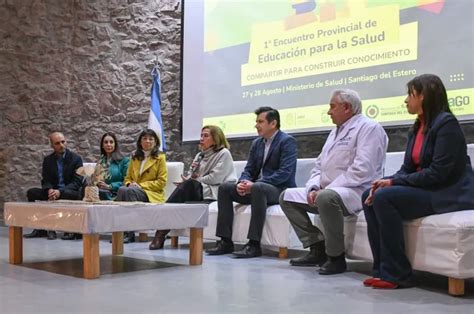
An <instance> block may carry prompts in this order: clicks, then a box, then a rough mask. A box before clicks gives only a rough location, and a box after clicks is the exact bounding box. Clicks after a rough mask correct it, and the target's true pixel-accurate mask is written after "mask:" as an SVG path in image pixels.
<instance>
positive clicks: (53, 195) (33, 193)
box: [25, 132, 82, 240]
mask: <svg viewBox="0 0 474 314" xmlns="http://www.w3.org/2000/svg"><path fill="white" fill-rule="evenodd" d="M49 141H50V143H51V147H52V148H53V150H54V152H53V153H52V154H50V155H48V156H46V157H45V158H44V160H43V169H42V176H43V178H42V180H41V188H31V189H29V190H28V192H27V193H26V195H27V197H28V201H29V202H34V201H36V200H41V201H47V200H49V201H54V200H58V199H68V200H78V199H80V198H81V188H82V177H81V176H79V175H77V174H76V170H77V168H79V167H82V159H81V157H80V156H79V155H76V154H75V153H73V152H71V151H70V150H69V149H67V142H66V139H65V138H64V135H63V134H62V133H60V132H53V133H51V134H50V135H49ZM45 236H47V237H48V240H53V239H56V232H54V231H48V232H46V231H45V230H37V229H35V230H33V231H32V232H31V233H29V234H25V238H37V237H45ZM73 237H74V234H67V233H65V234H64V236H63V239H65V240H71V238H73Z"/></svg>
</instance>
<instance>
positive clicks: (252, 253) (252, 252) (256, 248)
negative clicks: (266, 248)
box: [232, 243, 262, 258]
mask: <svg viewBox="0 0 474 314" xmlns="http://www.w3.org/2000/svg"><path fill="white" fill-rule="evenodd" d="M232 255H234V257H235V258H251V257H259V256H262V249H261V248H260V245H256V244H250V243H247V244H245V246H244V247H243V248H242V249H241V250H240V251H235V252H233V253H232Z"/></svg>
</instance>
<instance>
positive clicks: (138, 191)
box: [115, 186, 148, 202]
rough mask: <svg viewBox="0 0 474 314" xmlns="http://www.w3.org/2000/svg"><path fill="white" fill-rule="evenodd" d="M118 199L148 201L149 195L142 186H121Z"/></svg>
mask: <svg viewBox="0 0 474 314" xmlns="http://www.w3.org/2000/svg"><path fill="white" fill-rule="evenodd" d="M115 200H116V201H122V202H148V196H147V195H146V193H145V191H144V190H143V189H142V188H138V187H128V186H121V187H120V188H119V189H118V191H117V197H116V198H115Z"/></svg>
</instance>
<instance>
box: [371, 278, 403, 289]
mask: <svg viewBox="0 0 474 314" xmlns="http://www.w3.org/2000/svg"><path fill="white" fill-rule="evenodd" d="M372 288H374V289H397V288H398V285H397V284H396V283H393V282H390V281H385V280H382V279H380V280H377V281H374V282H373V283H372Z"/></svg>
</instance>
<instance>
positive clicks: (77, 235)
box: [61, 232, 82, 240]
mask: <svg viewBox="0 0 474 314" xmlns="http://www.w3.org/2000/svg"><path fill="white" fill-rule="evenodd" d="M61 239H63V240H80V239H82V234H80V233H71V232H64V234H63V236H62V237H61Z"/></svg>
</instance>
